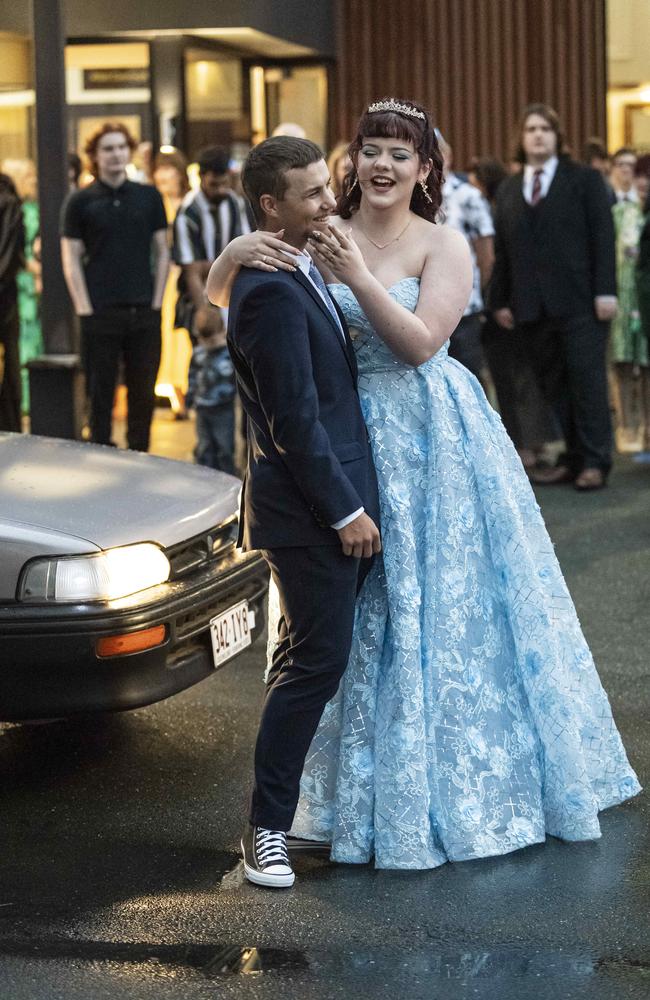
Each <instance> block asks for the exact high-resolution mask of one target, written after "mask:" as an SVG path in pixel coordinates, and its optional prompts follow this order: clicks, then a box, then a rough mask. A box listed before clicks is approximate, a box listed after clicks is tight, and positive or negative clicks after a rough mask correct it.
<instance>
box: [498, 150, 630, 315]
mask: <svg viewBox="0 0 650 1000" xmlns="http://www.w3.org/2000/svg"><path fill="white" fill-rule="evenodd" d="M522 189H523V171H522V172H521V173H520V174H517V175H515V176H514V177H510V178H508V179H507V180H506V181H504V182H503V184H502V185H501V186H500V188H499V193H498V196H497V205H496V212H495V220H494V228H495V238H494V252H495V262H494V269H493V271H492V278H491V281H490V290H489V305H490V308H491V309H493V310H494V309H501V308H503V307H504V306H508V307H509V308H510V309H511V310H512V312H513V314H514V317H515V322H516V323H530V322H536V321H537V320H539V319H542V318H543V317H544V316H548V317H550V318H553V319H556V318H557V319H559V318H563V317H568V316H581V315H593V312H594V298H595V297H596V296H597V295H616V262H615V251H614V225H613V220H612V212H611V205H610V199H609V196H608V194H607V188H606V187H605V184H604V181H603V178H602V176H601V174H599V173H598V171H597V170H592V169H591V168H590V167H584V166H582V165H581V164H579V163H574V162H573V161H571V160H567V159H560V162H559V163H558V165H557V170H556V172H555V176H554V177H553V180H552V182H551V186H550V187H549V189H548V193H547V195H546V197H545V198H543V199H542V201H540V203H539V204H538V205H537V207H536V208H532V207H531V206H530V205H528V204H527V203H526V201H525V199H524V196H523V190H522Z"/></svg>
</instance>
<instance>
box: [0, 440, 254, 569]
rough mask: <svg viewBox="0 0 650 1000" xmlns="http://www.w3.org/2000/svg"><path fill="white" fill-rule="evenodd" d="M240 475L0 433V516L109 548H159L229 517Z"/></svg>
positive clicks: (68, 442)
mask: <svg viewBox="0 0 650 1000" xmlns="http://www.w3.org/2000/svg"><path fill="white" fill-rule="evenodd" d="M240 485H241V484H240V482H239V480H237V479H235V478H234V477H233V476H228V475H226V474H225V473H223V472H215V471H214V470H212V469H206V468H203V467H201V466H196V465H190V464H189V463H187V462H175V461H171V460H170V459H166V458H156V457H154V456H153V455H145V454H143V453H141V452H134V451H121V450H118V449H116V448H109V447H104V446H101V445H91V444H83V443H81V442H77V441H62V440H59V439H57V438H44V437H36V436H32V435H27V434H0V519H8V520H13V521H17V522H20V523H21V524H23V525H33V526H34V527H35V528H38V529H40V531H39V533H40V534H42V532H43V531H48V530H49V531H52V532H53V533H55V532H56V533H57V535H58V536H59V537H60V535H61V534H65V535H69V536H71V538H72V537H74V538H75V539H76V540H77V544H76V545H75V547H74V551H79V548H78V541H79V539H80V538H82V539H86V540H87V541H88V542H89V543H90V546H91V547H93V548H95V547H98V548H100V549H107V548H110V547H111V546H115V545H128V544H131V543H133V542H144V541H150V542H157V543H158V544H159V545H162V546H163V547H167V546H169V545H174V544H176V543H177V542H181V541H184V540H185V539H187V538H191V537H192V536H193V535H197V534H200V533H201V532H202V531H207V530H208V528H211V527H213V526H214V525H216V524H219V522H221V521H223V520H224V519H225V518H227V517H230V516H232V514H233V512H234V511H235V509H236V506H237V497H238V494H239V489H240Z"/></svg>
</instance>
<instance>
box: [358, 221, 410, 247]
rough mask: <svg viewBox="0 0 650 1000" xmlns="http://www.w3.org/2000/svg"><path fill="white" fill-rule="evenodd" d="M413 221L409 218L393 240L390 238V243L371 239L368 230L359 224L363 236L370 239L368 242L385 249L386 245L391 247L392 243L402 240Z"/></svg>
mask: <svg viewBox="0 0 650 1000" xmlns="http://www.w3.org/2000/svg"><path fill="white" fill-rule="evenodd" d="M412 222H413V219H409V221H408V222H407V223H406V225H405V226H404V228H403V229H402V231H401V233H398V234H397V236H395V237H393V239H392V240H389V241H388V243H375V241H374V240H373V239H371V237H370V236H368V234H367V233H366V232H364V230H363V229H362V228H361V226H359V232H360V233H361V235H362V236H364V237H365V238H366V239H367V240H368V243H372V245H373V247H377V249H378V250H385V249H386V247H389V246H391V244H393V243H397V241H398V240H401V238H402V236H403V235H404V233H405V232H406V230H407V229H408V227H409V226H410V225H411V223H412Z"/></svg>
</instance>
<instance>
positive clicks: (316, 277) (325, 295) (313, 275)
mask: <svg viewBox="0 0 650 1000" xmlns="http://www.w3.org/2000/svg"><path fill="white" fill-rule="evenodd" d="M309 277H310V279H311V280H312V282H313V283H314V285H316V288H317V289H318V291H319V292H320V294H321V298H322V299H323V301H324V302H325V305H326V306H327V308H328V309H329V311H330V313H331V314H332V317H333V319H334V322H335V323H336V325H337V327H338V328H339V330H340V331H341V336H342V337H343V339H344V340H345V334H344V333H343V327H342V326H341V320H340V319H339V315H338V313H337V311H336V308H335V306H334V303H333V302H332V297H331V295H330V293H329V292H328V290H327V285H326V284H325V282H324V281H323V278H322V275H321V273H320V271H319V270H318V268H317V267H316V265H315V264H314V262H313V261H311V263H310V264H309Z"/></svg>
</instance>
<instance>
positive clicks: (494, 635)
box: [270, 278, 639, 869]
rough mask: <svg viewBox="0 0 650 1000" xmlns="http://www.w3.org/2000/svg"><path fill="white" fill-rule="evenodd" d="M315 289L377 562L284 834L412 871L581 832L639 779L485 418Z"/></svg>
mask: <svg viewBox="0 0 650 1000" xmlns="http://www.w3.org/2000/svg"><path fill="white" fill-rule="evenodd" d="M330 287H331V290H332V292H333V294H334V295H335V296H336V298H337V300H338V302H339V304H340V306H341V308H342V309H343V311H344V313H345V316H346V319H347V321H348V324H349V326H350V328H351V332H352V335H353V339H354V344H355V352H356V355H357V361H358V364H359V393H360V397H361V403H362V407H363V411H364V416H365V419H366V423H367V426H368V432H369V434H370V439H371V442H372V449H373V455H374V459H375V464H376V468H377V476H378V481H379V493H380V503H381V518H382V525H381V527H382V540H383V554H382V558H381V559H378V560H376V562H375V565H374V567H373V569H372V571H371V573H370V574H369V576H368V579H367V581H366V584H365V585H364V589H363V591H362V594H361V596H360V599H359V602H358V606H357V616H356V624H355V632H354V638H353V647H352V652H351V656H350V662H349V665H348V668H347V671H346V673H345V676H344V678H343V681H342V683H341V686H340V689H339V691H338V694H337V695H336V697H335V698H334V699H333V700H332V701H331V702H330V703H329V704H328V705H327V707H326V709H325V712H324V715H323V718H322V720H321V723H320V725H319V728H318V731H317V733H316V736H315V738H314V740H313V743H312V745H311V748H310V751H309V754H308V757H307V760H306V764H305V769H304V773H303V778H302V783H301V797H300V803H299V806H298V812H297V814H296V819H295V822H294V825H293V827H292V829H293V831H294V832H295V833H296V834H298V835H300V836H303V837H307V838H317V839H321V838H325V839H331V842H332V857H333V859H335V860H337V861H347V862H366V861H368V860H370V858H372V857H373V856H374V859H375V864H376V866H377V867H380V868H413V869H418V868H432V867H435V866H437V865H440V864H442V863H443V862H445V861H446V860H449V859H451V860H465V859H469V858H479V857H486V856H490V855H498V854H505V853H507V852H509V851H514V850H517V849H518V848H521V847H525V846H527V845H529V844H534V843H538V842H540V841H543V840H544V838H545V835H546V833H550V834H552V835H554V836H557V837H562V838H563V839H566V840H586V839H594V838H597V837H599V836H600V827H599V823H598V815H597V814H598V812H599V810H601V809H604V808H606V807H608V806H612V805H614V804H616V803H619V802H622V801H623V800H624V799H627V798H629V797H630V796H632V795H634V794H635V793H636V792H638V791H639V784H638V781H637V779H636V776H635V774H634V772H633V771H632V770H631V768H630V765H629V763H628V761H627V758H626V755H625V751H624V748H623V746H622V743H621V739H620V737H619V734H618V731H617V729H616V727H615V724H614V722H613V719H612V714H611V709H610V706H609V702H608V699H607V696H606V694H605V692H604V691H603V688H602V686H601V684H600V681H599V678H598V675H597V673H596V669H595V667H594V663H593V660H592V657H591V654H590V652H589V649H588V647H587V644H586V642H585V639H584V637H583V635H582V631H581V629H580V625H579V622H578V619H577V616H576V612H575V609H574V606H573V603H572V601H571V597H570V595H569V593H568V590H567V588H566V584H565V582H564V579H563V577H562V574H561V571H560V568H559V565H558V562H557V560H556V558H555V554H554V551H553V546H552V543H551V541H550V539H549V537H548V534H547V532H546V528H545V526H544V523H543V521H542V517H541V514H540V510H539V507H538V505H537V502H536V500H535V497H534V494H533V492H532V490H531V488H530V485H529V483H528V480H527V478H526V476H525V474H524V472H523V470H522V467H521V463H520V461H519V458H518V456H517V454H516V452H515V450H514V448H513V447H512V444H511V442H510V439H509V438H508V436H507V434H506V432H505V430H504V429H503V426H502V424H501V420H500V418H499V417H498V415H497V414H496V413H495V412H494V411H493V410H492V408H491V407H490V405H489V403H488V402H487V400H486V398H485V395H484V394H483V391H482V389H481V388H480V386H479V384H478V382H477V381H476V380H475V379H474V378H473V376H472V375H470V374H469V373H468V372H467V371H466V369H464V368H463V367H462V366H461V365H460V364H458V363H456V362H455V361H453V360H452V359H450V358H448V357H447V350H446V347H443V348H442V349H441V350H440V351H439V352H438V353H437V354H436V355H435V357H434V358H432V359H431V360H430V361H428V362H427V363H426V364H424V365H421V366H420V367H419V368H412V367H409V366H407V365H404V364H402V363H401V362H400V361H398V360H397V359H396V358H395V356H394V355H393V354H392V353H391V352H390V351H389V350H388V348H387V347H386V346H385V344H383V342H382V341H381V340H380V339H379V338H378V337H377V336H375V334H374V333H373V331H372V329H371V327H370V325H369V323H368V320H367V319H366V317H365V315H364V314H363V312H362V311H361V309H360V307H359V304H358V303H357V301H356V299H355V298H354V296H353V295H352V293H351V292H350V290H349V289H348V288H347V287H346V286H344V285H335V286H330ZM418 292H419V280H418V279H417V278H405V279H403V280H402V281H400V282H398V283H397V284H396V285H394V286H393V287H392V288H391V289H390V294H391V296H392V297H393V298H395V299H396V300H397V301H399V302H400V303H401V304H402V305H404V306H405V307H406V308H408V309H411V310H412V309H414V308H415V306H416V303H417V299H418ZM270 618H271V625H270V633H271V634H272V632H273V626H272V622H273V619H275V621H276V622H277V610H276V611H275V612H274V611H273V608H272V613H271V616H270Z"/></svg>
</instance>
